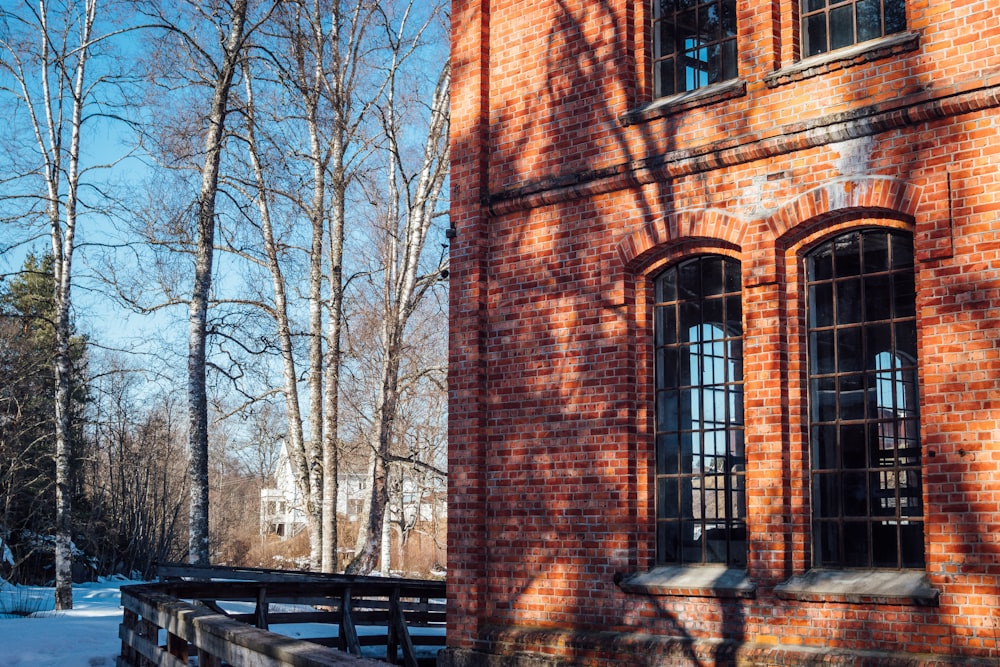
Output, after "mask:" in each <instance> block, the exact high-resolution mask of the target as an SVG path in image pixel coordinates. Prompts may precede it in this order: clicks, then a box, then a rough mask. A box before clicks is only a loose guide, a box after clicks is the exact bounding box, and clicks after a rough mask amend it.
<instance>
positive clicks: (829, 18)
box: [802, 0, 906, 57]
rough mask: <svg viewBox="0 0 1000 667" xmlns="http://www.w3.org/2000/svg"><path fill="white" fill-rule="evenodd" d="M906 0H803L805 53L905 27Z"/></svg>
mask: <svg viewBox="0 0 1000 667" xmlns="http://www.w3.org/2000/svg"><path fill="white" fill-rule="evenodd" d="M905 5H906V3H905V0H802V56H803V57H808V56H814V55H816V54H819V53H826V52H827V51H833V50H835V49H840V48H843V47H845V46H850V45H851V44H858V43H859V42H866V41H868V40H870V39H876V38H878V37H884V36H885V35H891V34H893V33H897V32H903V31H904V30H906V6H905Z"/></svg>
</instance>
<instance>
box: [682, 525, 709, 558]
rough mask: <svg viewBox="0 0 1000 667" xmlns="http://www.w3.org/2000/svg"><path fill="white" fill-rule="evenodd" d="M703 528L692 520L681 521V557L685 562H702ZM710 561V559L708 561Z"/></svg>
mask: <svg viewBox="0 0 1000 667" xmlns="http://www.w3.org/2000/svg"><path fill="white" fill-rule="evenodd" d="M703 536H704V529H703V528H702V526H701V525H699V524H698V523H695V522H694V521H683V522H682V523H681V559H682V562H685V563H698V562H704V560H703V559H704V556H705V554H704V553H703V552H702V537H703ZM709 562H711V561H709Z"/></svg>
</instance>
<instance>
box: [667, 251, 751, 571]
mask: <svg viewBox="0 0 1000 667" xmlns="http://www.w3.org/2000/svg"><path fill="white" fill-rule="evenodd" d="M740 284H741V281H740V264H739V262H737V261H735V260H732V259H728V258H725V257H720V256H716V255H705V256H700V257H697V258H694V259H691V260H688V261H685V262H683V263H681V264H678V265H675V266H673V267H671V268H669V269H667V270H666V271H664V272H663V273H662V274H660V275H659V277H658V278H657V279H656V285H655V286H656V307H655V322H654V327H653V328H654V346H655V351H656V370H655V376H656V377H655V383H656V507H657V510H656V540H657V550H656V554H657V562H658V563H659V564H679V563H725V564H728V565H734V566H742V565H745V564H746V499H745V489H746V459H745V454H744V447H743V325H742V305H741V293H740V292H741V288H740Z"/></svg>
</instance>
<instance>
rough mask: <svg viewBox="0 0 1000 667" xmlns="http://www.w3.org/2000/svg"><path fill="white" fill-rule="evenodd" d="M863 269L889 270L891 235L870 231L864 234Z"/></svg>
mask: <svg viewBox="0 0 1000 667" xmlns="http://www.w3.org/2000/svg"><path fill="white" fill-rule="evenodd" d="M863 253H864V254H863V262H862V264H863V269H864V272H865V273H879V272H882V271H888V270H889V235H888V234H885V233H883V232H869V233H868V234H865V236H864V247H863Z"/></svg>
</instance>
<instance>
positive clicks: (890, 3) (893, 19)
mask: <svg viewBox="0 0 1000 667" xmlns="http://www.w3.org/2000/svg"><path fill="white" fill-rule="evenodd" d="M904 30H906V1H905V0H885V34H887V35H891V34H893V33H897V32H902V31H904ZM921 563H923V561H921Z"/></svg>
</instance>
